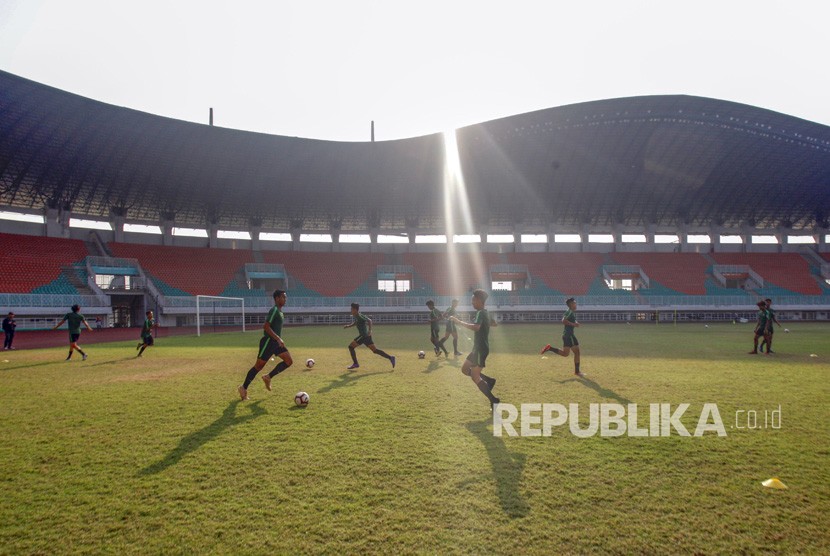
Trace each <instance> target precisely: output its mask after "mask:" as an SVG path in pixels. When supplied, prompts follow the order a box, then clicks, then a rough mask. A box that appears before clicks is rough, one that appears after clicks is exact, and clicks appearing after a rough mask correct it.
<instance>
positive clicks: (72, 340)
mask: <svg viewBox="0 0 830 556" xmlns="http://www.w3.org/2000/svg"><path fill="white" fill-rule="evenodd" d="M80 337H81V333H80V332H79V333H77V334H70V335H69V343H70V344H74V343H75V342H77V341H78V338H80Z"/></svg>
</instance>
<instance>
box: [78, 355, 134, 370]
mask: <svg viewBox="0 0 830 556" xmlns="http://www.w3.org/2000/svg"><path fill="white" fill-rule="evenodd" d="M134 359H137V357H136V356H135V355H132V356H130V357H122V358H121V359H111V360H109V361H101V362H100V363H93V364H91V365H86V366H87V367H100V366H102V365H117V364H118V363H122V362H124V361H133V360H134Z"/></svg>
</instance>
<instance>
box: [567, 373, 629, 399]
mask: <svg viewBox="0 0 830 556" xmlns="http://www.w3.org/2000/svg"><path fill="white" fill-rule="evenodd" d="M568 382H578V383H580V384H584V385H585V386H587V387H588V388H590V389H591V390H593V391H595V392H596V393H597V394H599V395H600V396H602V397H603V398H610V399H612V400H616V401H617V402H619V403H621V404H623V405H626V404H630V403H634V402H632V401H631V400H629V399H628V398H626V397H624V396H621V395H619V394H617V393H616V392H614V391H613V390H609V389H608V388H605V387H603V386H601V385H600V384H598V383H596V382H594V381H593V380H591V379H590V378H585V377H583V378H569V379H567V380H560V381H559V384H565V383H568Z"/></svg>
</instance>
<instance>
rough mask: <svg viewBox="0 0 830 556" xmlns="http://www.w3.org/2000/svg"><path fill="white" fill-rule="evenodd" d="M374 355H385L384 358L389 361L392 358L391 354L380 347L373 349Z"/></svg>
mask: <svg viewBox="0 0 830 556" xmlns="http://www.w3.org/2000/svg"><path fill="white" fill-rule="evenodd" d="M375 355H380V356H381V357H385V358H386V359H388V360H390V361H391V360H392V356H391V355H389V354H388V353H386V352H385V351H383V350H382V349H376V350H375Z"/></svg>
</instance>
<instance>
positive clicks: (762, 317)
mask: <svg viewBox="0 0 830 556" xmlns="http://www.w3.org/2000/svg"><path fill="white" fill-rule="evenodd" d="M757 305H758V321H757V324H756V325H755V338H754V340H753V341H754V345H753V347H752V351H750V352H749V354H750V355H755V354H756V353H758V338H763V339H764V341H765V342H769V329H770V327H771V326H772V319H770V318H769V311H767V302H766V301H759V302H758V303H757ZM762 353H763V352H762ZM767 355H769V353H767Z"/></svg>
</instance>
